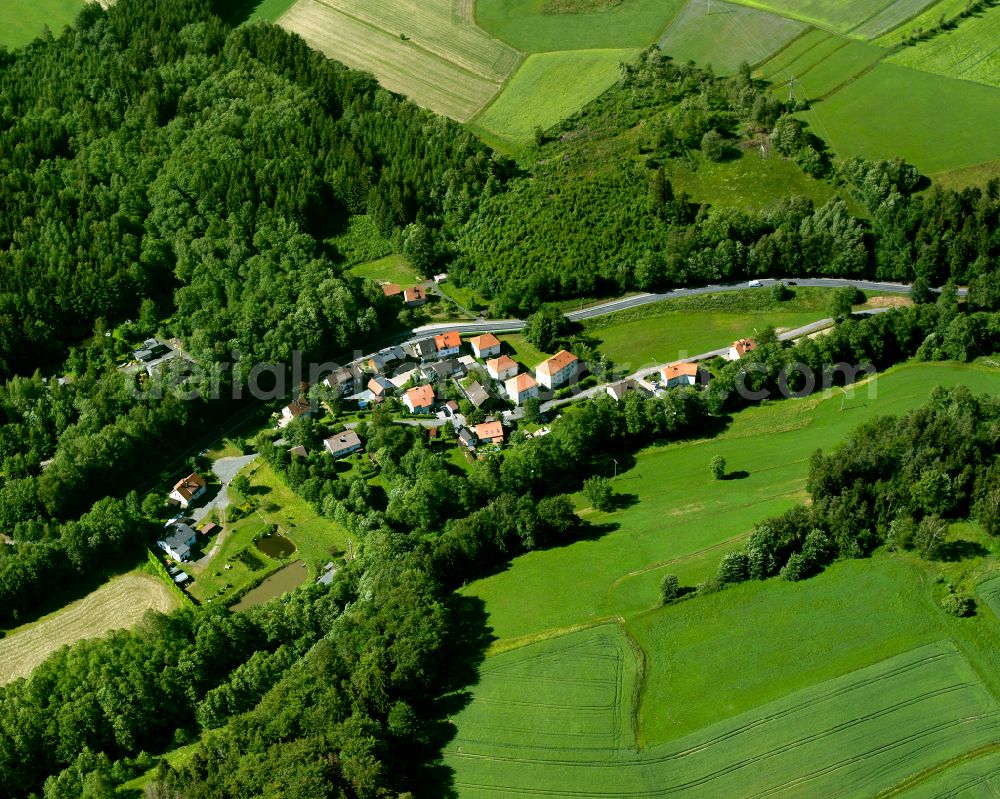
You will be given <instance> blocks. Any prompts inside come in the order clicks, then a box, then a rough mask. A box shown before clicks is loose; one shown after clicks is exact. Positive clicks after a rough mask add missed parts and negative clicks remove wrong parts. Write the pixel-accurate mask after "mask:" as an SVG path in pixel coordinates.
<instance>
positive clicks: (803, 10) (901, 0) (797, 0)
mask: <svg viewBox="0 0 1000 799" xmlns="http://www.w3.org/2000/svg"><path fill="white" fill-rule="evenodd" d="M735 2H737V3H741V4H743V5H747V6H753V7H755V8H762V9H765V10H767V11H772V12H774V13H775V14H780V15H781V16H783V17H790V18H792V19H798V20H801V21H802V22H808V23H810V24H811V25H815V26H816V27H818V28H825V29H827V30H831V31H836V32H837V33H850V34H851V35H852V36H856V37H858V38H872V37H875V36H879V35H881V34H883V33H886V32H887V31H890V30H892V29H893V28H895V27H897V26H899V25H901V24H903V23H904V22H906V21H907V20H909V19H912V18H913V17H915V16H917V15H919V14H921V13H922V12H923V11H924V10H925V9H927V8H928V7H930V6H932V5H934V4H935V3H936V2H937V0H735Z"/></svg>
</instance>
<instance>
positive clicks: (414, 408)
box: [403, 386, 434, 413]
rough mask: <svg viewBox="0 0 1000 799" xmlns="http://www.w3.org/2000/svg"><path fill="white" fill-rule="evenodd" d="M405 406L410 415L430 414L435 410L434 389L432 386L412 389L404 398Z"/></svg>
mask: <svg viewBox="0 0 1000 799" xmlns="http://www.w3.org/2000/svg"><path fill="white" fill-rule="evenodd" d="M403 404H404V405H405V406H406V407H407V408H409V409H410V413H430V412H431V411H433V410H434V389H433V388H431V387H430V386H417V387H416V388H411V389H410V390H409V391H407V392H406V394H405V395H404V396H403Z"/></svg>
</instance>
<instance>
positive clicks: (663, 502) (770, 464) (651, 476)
mask: <svg viewBox="0 0 1000 799" xmlns="http://www.w3.org/2000/svg"><path fill="white" fill-rule="evenodd" d="M936 385H947V386H954V385H966V386H968V387H969V388H970V390H973V391H988V392H991V393H994V394H995V393H997V392H998V389H1000V381H998V379H997V371H996V369H990V368H988V367H984V366H980V365H959V364H950V363H948V364H925V363H910V364H905V365H903V366H900V367H896V368H895V369H892V370H889V371H887V372H885V373H883V374H881V375H879V376H878V378H877V380H875V381H874V382H873V383H869V385H868V386H866V387H862V388H859V389H858V390H857V391H856V392H855V395H854V397H853V398H848V397H847V396H845V395H844V394H843V393H842V392H841V391H839V390H838V391H836V392H835V393H833V394H832V395H831V396H829V397H824V396H823V395H821V394H820V395H814V396H812V397H809V398H806V399H802V400H782V401H780V402H775V403H773V404H770V405H767V406H761V407H756V408H751V409H748V410H746V411H743V412H741V413H740V414H738V415H736V416H735V417H734V419H733V421H732V423H731V424H730V426H729V427H728V429H727V430H726V431H725V432H723V433H722V434H721V435H719V436H717V437H716V438H713V439H707V440H696V441H689V442H680V443H676V444H671V445H668V446H663V447H652V448H649V449H646V450H644V451H642V452H640V453H639V454H638V456H637V458H636V462H635V464H634V465H632V466H630V467H629V468H627V469H625V470H624V471H623V472H622V473H620V474H619V476H618V478H617V480H616V481H615V484H614V487H615V490H616V492H617V493H619V494H623V495H627V496H628V497H629V498H630V500H631V503H630V505H629V507H627V508H625V509H623V510H619V511H616V512H613V513H599V512H595V511H590V510H586V511H585V512H584V517H585V518H586V519H587V520H589V521H591V522H593V523H594V524H596V525H607V526H610V529H606V530H605V532H604V533H603V534H602V535H599V536H597V537H594V538H591V539H589V540H584V541H579V542H576V543H574V544H571V545H569V546H565V547H560V548H556V549H550V550H544V551H537V552H532V553H529V554H527V555H523V556H521V557H518V558H516V559H515V560H514V561H513V563H512V565H511V567H510V568H509V569H507V570H506V571H504V572H501V573H499V574H495V575H493V576H491V577H488V578H486V579H484V580H479V581H476V582H474V583H471V584H470V585H468V586H466V587H465V588H464V589H463V592H464V593H466V594H468V595H471V596H476V597H479V598H481V599H482V600H483V601H484V602H485V603H486V610H487V612H488V614H489V624H490V626H491V627H492V628H493V629H494V632H495V634H496V635H497V636H498V638H499V639H501V640H500V643H499V644H498V645H497V648H498V649H500V648H505V647H509V646H512V645H514V644H516V643H517V640H514V639H521V640H524V639H529V638H532V637H536V636H544V635H549V634H551V633H552V632H553V631H556V630H560V629H565V628H570V627H573V626H575V625H580V624H587V623H593V622H594V621H595V620H599V619H606V618H611V617H614V616H616V615H622V616H631V615H634V614H636V613H640V612H642V611H645V610H648V609H650V608H652V607H655V606H656V604H657V602H658V591H659V582H660V579H661V578H662V576H663V574H665V573H667V572H671V573H675V574H677V575H678V576H679V578H680V580H681V583H682V584H684V585H694V584H696V583H697V582H700V581H702V580H704V579H705V578H707V577H708V576H710V575H711V574H713V573H714V572H715V570H716V568H717V566H718V563H719V560H720V558H721V556H722V554H723V553H724V552H726V551H729V550H731V549H734V548H736V547H738V546H739V544H740V541H741V539H742V538H743V537H744V536H745V535H746V533H747V532H748V531H749V529H750V528H751V527H752V526H753V525H754V524H755V523H757V522H759V521H761V520H762V519H764V518H766V517H767V516H769V515H773V514H777V513H780V512H782V511H784V510H786V509H788V508H790V507H792V506H793V505H795V504H797V503H800V502H801V501H802V500H803V499H804V498H805V479H806V472H807V469H808V460H809V456H810V455H811V454H812V453H813V452H814V451H815V450H816V448H818V447H820V448H824V449H829V448H831V447H832V446H834V445H835V444H836V443H837V442H839V441H841V440H843V439H844V438H845V437H846V436H847V435H849V434H850V432H851V431H853V430H854V428H855V427H856V426H857V425H858V424H860V423H861V422H863V421H865V420H866V419H870V418H872V417H873V416H875V415H879V414H899V413H905V412H906V411H908V410H911V409H913V408H915V407H917V406H918V405H919V404H921V403H922V402H923V401H924V400H925V399H926V398H927V396H928V395H929V394H930V392H931V390H932V389H933V388H934V386H936ZM716 455H722V456H723V457H725V458H726V460H727V462H728V464H729V469H730V470H731V471H734V472H735V471H741V472H743V471H745V472H747V476H746V477H745V478H744V479H741V480H738V481H731V480H724V481H718V480H713V479H712V477H711V475H710V473H709V469H708V465H709V463H710V462H711V460H712V458H713V457H714V456H716ZM576 501H577V505H578V506H579V507H581V508H583V506H585V505H586V504H587V503H586V502H585V500H583V499H582V497H581V496H577V497H576Z"/></svg>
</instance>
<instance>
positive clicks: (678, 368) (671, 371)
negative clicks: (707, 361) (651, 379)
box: [660, 363, 698, 380]
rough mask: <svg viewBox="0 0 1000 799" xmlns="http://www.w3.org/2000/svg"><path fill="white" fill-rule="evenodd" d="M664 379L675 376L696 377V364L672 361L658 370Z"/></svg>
mask: <svg viewBox="0 0 1000 799" xmlns="http://www.w3.org/2000/svg"><path fill="white" fill-rule="evenodd" d="M660 374H661V375H663V379H664V380H673V379H675V378H677V377H697V376H698V364H696V363H672V364H670V365H669V366H664V367H663V368H662V369H661V370H660Z"/></svg>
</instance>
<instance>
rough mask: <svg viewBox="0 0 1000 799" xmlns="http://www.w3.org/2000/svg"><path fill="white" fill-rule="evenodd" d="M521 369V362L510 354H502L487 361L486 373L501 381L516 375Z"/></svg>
mask: <svg viewBox="0 0 1000 799" xmlns="http://www.w3.org/2000/svg"><path fill="white" fill-rule="evenodd" d="M520 370H521V366H520V364H519V363H518V362H517V361H515V360H514V359H513V358H511V357H510V356H509V355H501V356H500V357H499V358H493V359H492V360H489V361H487V362H486V373H487V374H488V375H489V376H490V377H492V378H493V379H494V380H499V381H500V382H501V383H502V382H503V381H505V380H508V379H509V378H511V377H513V376H514V375H516V374H517V373H518V372H519V371H520Z"/></svg>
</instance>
